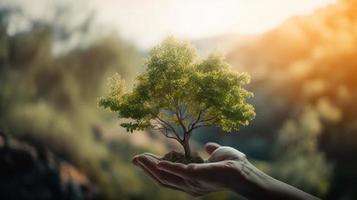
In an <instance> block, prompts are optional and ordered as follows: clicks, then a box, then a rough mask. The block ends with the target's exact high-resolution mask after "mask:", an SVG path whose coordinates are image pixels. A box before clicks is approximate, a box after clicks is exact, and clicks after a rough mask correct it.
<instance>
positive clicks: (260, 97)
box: [0, 0, 357, 200]
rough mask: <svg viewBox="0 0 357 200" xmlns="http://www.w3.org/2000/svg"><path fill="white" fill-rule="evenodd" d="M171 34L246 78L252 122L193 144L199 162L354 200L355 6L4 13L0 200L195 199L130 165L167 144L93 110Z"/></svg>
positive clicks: (35, 7) (341, 2)
mask: <svg viewBox="0 0 357 200" xmlns="http://www.w3.org/2000/svg"><path fill="white" fill-rule="evenodd" d="M169 35H173V36H175V37H178V38H180V39H188V40H190V41H191V42H192V43H193V45H194V46H195V47H196V48H197V49H198V52H199V54H200V55H202V56H205V55H207V54H208V53H209V52H212V51H217V50H218V51H221V52H223V53H224V54H225V55H226V57H227V60H228V62H229V63H230V64H231V65H232V66H233V69H234V70H238V71H246V72H248V73H249V74H251V76H252V82H251V84H249V86H248V88H249V90H251V91H253V92H254V94H255V97H254V98H253V99H252V104H254V106H255V108H256V113H257V117H256V119H255V120H254V121H252V123H251V124H250V125H249V126H247V127H244V128H242V130H240V131H239V132H237V133H229V134H224V133H222V131H221V130H220V129H218V128H215V127H212V128H206V129H203V130H200V131H198V132H196V133H195V134H194V141H192V142H193V143H194V147H195V149H196V150H198V151H200V149H202V145H203V144H205V143H206V142H208V141H213V142H218V143H220V144H222V145H229V146H232V147H234V148H237V149H239V150H240V151H242V152H244V153H245V154H247V156H248V158H249V159H250V160H251V161H252V162H253V163H254V164H255V165H257V166H258V168H260V169H262V170H263V171H264V172H266V173H268V174H270V175H272V176H273V177H275V178H277V179H279V180H282V181H285V182H287V183H289V184H291V185H294V186H296V187H298V188H300V189H302V190H304V191H306V192H309V193H312V194H314V195H316V196H319V197H322V198H324V199H343V200H349V199H357V190H356V187H357V161H356V154H357V106H356V102H357V1H356V0H337V1H332V0H315V1H301V0H289V1H278V0H265V1H249V2H248V1H243V0H237V1H231V0H222V1H214V0H197V1H189V0H182V1H179V0H168V1H159V0H148V1H140V0H132V1H124V0H117V1H114V0H101V1H100V0H91V1H84V0H83V1H80V0H77V1H69V0H68V1H63V0H62V1H61V0H51V1H46V0H33V1H26V0H2V1H0V131H1V136H0V198H1V199H128V200H129V199H130V200H135V199H172V200H180V199H192V198H191V197H189V196H187V195H185V194H183V193H179V192H175V191H171V190H168V189H164V188H159V187H158V186H157V185H155V184H153V182H152V181H151V180H150V179H149V178H148V177H146V176H145V175H144V173H143V172H141V171H140V170H138V169H135V168H134V167H133V165H132V164H131V162H130V160H131V158H132V157H133V156H134V155H135V154H139V153H143V152H152V153H155V154H159V155H163V154H165V153H166V152H168V151H169V150H170V149H172V148H177V145H176V144H175V143H172V142H170V141H167V140H166V139H164V138H162V137H161V136H160V135H157V134H154V133H151V132H147V133H144V132H141V133H140V132H138V133H133V134H129V133H126V132H125V130H124V129H122V128H120V127H119V123H118V122H117V120H116V118H115V114H113V113H109V112H107V111H104V110H102V109H101V108H99V107H98V106H97V101H98V97H99V96H101V95H103V94H105V92H106V82H107V78H108V77H109V76H111V75H112V74H113V73H115V72H118V73H119V74H120V75H121V76H122V77H124V79H125V80H126V81H127V83H128V87H130V85H131V84H132V83H133V80H134V78H135V76H136V75H137V74H139V73H140V72H141V71H143V70H144V68H143V62H144V58H145V56H146V55H147V54H148V51H149V50H150V48H152V47H153V46H154V45H156V44H158V43H159V42H160V41H161V40H163V39H164V38H165V37H167V36H169ZM201 154H202V155H203V156H206V157H207V155H205V154H204V152H201ZM200 199H206V200H210V199H222V200H228V199H240V197H238V196H237V195H235V194H232V193H228V192H223V193H216V194H212V195H209V196H206V197H201V198H200Z"/></svg>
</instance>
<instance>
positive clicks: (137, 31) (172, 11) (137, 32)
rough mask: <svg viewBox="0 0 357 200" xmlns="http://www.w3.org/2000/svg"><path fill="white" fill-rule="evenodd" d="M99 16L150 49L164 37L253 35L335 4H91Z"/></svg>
mask: <svg viewBox="0 0 357 200" xmlns="http://www.w3.org/2000/svg"><path fill="white" fill-rule="evenodd" d="M94 2H95V7H96V8H97V9H98V11H99V14H98V17H99V18H100V19H101V20H104V21H107V22H110V24H113V25H114V28H118V29H119V32H120V34H121V36H122V37H124V38H126V39H129V40H131V41H133V42H134V43H135V44H137V45H138V46H139V47H141V48H150V47H152V46H153V45H154V44H156V43H157V42H159V41H161V40H162V39H163V38H165V37H166V36H168V35H174V36H176V37H184V38H193V39H194V38H202V37H209V36H214V35H219V34H224V33H240V34H256V33H261V32H264V31H267V30H269V29H271V28H273V27H275V26H277V25H279V24H280V23H281V22H283V21H284V20H286V19H287V18H289V17H291V16H294V15H306V14H310V13H312V12H313V11H314V10H315V9H316V8H319V7H322V6H324V5H326V4H330V3H333V2H335V0H94Z"/></svg>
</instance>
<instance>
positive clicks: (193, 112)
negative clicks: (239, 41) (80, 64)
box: [99, 38, 255, 142]
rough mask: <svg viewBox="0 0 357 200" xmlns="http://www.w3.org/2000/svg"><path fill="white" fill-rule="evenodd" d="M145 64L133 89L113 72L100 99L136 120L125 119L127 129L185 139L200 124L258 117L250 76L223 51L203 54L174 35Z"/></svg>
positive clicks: (232, 126)
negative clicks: (234, 68) (249, 86)
mask: <svg viewBox="0 0 357 200" xmlns="http://www.w3.org/2000/svg"><path fill="white" fill-rule="evenodd" d="M145 67H146V70H145V72H144V73H142V74H141V75H139V76H138V77H137V80H136V84H135V85H134V87H133V89H132V90H131V91H126V90H125V88H124V84H123V81H122V80H121V78H120V76H119V75H116V76H114V77H112V78H111V88H110V93H109V94H108V95H107V96H106V97H102V98H101V99H100V101H99V104H100V105H101V106H104V107H105V108H110V109H111V110H112V111H115V112H117V113H118V117H119V118H127V119H129V120H130V121H129V122H125V123H122V124H121V126H123V127H125V128H126V129H127V131H130V132H133V131H135V130H143V129H146V128H151V129H155V130H159V131H161V132H162V133H163V134H164V135H165V136H167V137H171V138H174V139H176V140H178V141H179V142H182V141H183V140H185V139H186V137H187V139H188V138H189V137H190V134H191V133H192V131H193V130H194V129H196V128H199V127H203V126H219V127H221V128H222V129H223V130H224V131H226V132H229V131H232V130H238V129H239V128H240V126H242V125H247V124H248V123H249V121H250V120H252V119H253V118H254V117H255V112H254V108H253V106H252V105H251V104H249V103H247V98H250V97H252V96H253V94H252V93H251V92H249V91H247V90H245V89H244V88H243V86H244V85H245V84H247V83H248V82H249V76H248V75H247V74H246V73H238V72H234V71H231V69H230V65H229V64H228V63H226V62H225V61H224V58H223V57H222V56H220V55H215V54H212V55H210V56H208V57H207V58H206V59H199V58H198V56H197V54H196V51H195V49H194V48H193V47H192V46H191V45H190V44H189V43H188V42H182V41H178V40H175V39H174V38H168V39H166V40H164V41H163V42H162V44H160V45H159V46H157V47H155V48H154V49H153V50H152V51H151V52H150V56H149V58H148V60H147V61H146V63H145ZM182 135H183V138H181V136H182Z"/></svg>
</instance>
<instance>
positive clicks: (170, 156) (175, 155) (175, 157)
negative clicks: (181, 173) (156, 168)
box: [161, 151, 204, 164]
mask: <svg viewBox="0 0 357 200" xmlns="http://www.w3.org/2000/svg"><path fill="white" fill-rule="evenodd" d="M161 160H167V161H171V162H175V163H183V164H189V163H203V162H204V160H203V159H202V158H201V157H200V156H198V155H197V154H196V155H192V156H191V157H190V158H186V157H185V155H184V154H183V153H180V152H177V151H170V152H169V153H167V154H165V155H164V157H162V158H161Z"/></svg>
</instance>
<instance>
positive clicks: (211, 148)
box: [205, 142, 220, 155]
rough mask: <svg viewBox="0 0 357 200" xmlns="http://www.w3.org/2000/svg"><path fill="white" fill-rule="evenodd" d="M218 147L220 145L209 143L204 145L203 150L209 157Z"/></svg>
mask: <svg viewBox="0 0 357 200" xmlns="http://www.w3.org/2000/svg"><path fill="white" fill-rule="evenodd" d="M218 147H220V145H219V144H217V143H213V142H209V143H207V144H206V145H205V149H206V151H207V153H208V154H209V155H211V154H212V153H213V152H214V151H215V150H216V149H217V148H218Z"/></svg>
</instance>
